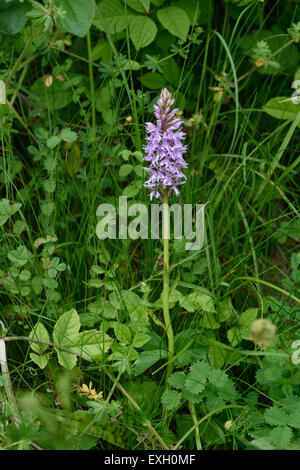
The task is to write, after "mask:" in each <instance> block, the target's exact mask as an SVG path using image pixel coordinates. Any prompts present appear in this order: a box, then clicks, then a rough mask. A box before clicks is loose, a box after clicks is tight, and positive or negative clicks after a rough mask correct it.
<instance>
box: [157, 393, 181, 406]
mask: <svg viewBox="0 0 300 470" xmlns="http://www.w3.org/2000/svg"><path fill="white" fill-rule="evenodd" d="M181 397H182V394H181V393H180V392H176V390H166V391H165V392H164V393H163V395H162V397H161V402H162V405H163V407H164V408H166V410H169V411H170V410H174V409H175V408H177V407H178V406H179V404H180V400H181Z"/></svg>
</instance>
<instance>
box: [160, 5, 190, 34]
mask: <svg viewBox="0 0 300 470" xmlns="http://www.w3.org/2000/svg"><path fill="white" fill-rule="evenodd" d="M157 18H158V20H159V22H160V23H161V24H162V25H163V27H164V28H166V30H168V31H169V33H171V34H173V35H174V36H176V37H178V38H180V39H182V40H183V41H185V40H186V37H187V34H188V32H189V27H190V19H189V17H188V15H187V13H186V12H185V11H184V10H183V9H182V8H179V7H175V6H172V7H165V8H162V9H161V10H158V12H157Z"/></svg>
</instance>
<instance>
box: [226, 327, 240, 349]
mask: <svg viewBox="0 0 300 470" xmlns="http://www.w3.org/2000/svg"><path fill="white" fill-rule="evenodd" d="M241 331H242V328H241V327H239V326H234V327H233V328H230V330H228V331H227V338H228V341H229V343H230V344H231V346H233V347H235V346H237V345H238V344H239V343H240V342H241V341H242V336H241Z"/></svg>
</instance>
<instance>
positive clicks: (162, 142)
mask: <svg viewBox="0 0 300 470" xmlns="http://www.w3.org/2000/svg"><path fill="white" fill-rule="evenodd" d="M174 101H175V100H174V99H172V95H171V93H170V92H169V91H168V90H167V89H166V88H164V89H163V90H162V92H161V95H160V98H159V99H158V101H157V105H154V115H155V117H156V118H157V122H156V125H155V124H153V123H152V122H147V123H146V129H147V137H146V140H147V145H145V146H144V150H145V152H146V156H145V157H144V160H146V161H149V162H150V166H149V167H148V168H145V170H146V171H147V172H148V173H149V179H148V181H147V182H146V183H145V184H144V186H145V187H146V188H148V189H150V191H151V193H150V199H151V200H152V199H153V197H156V198H159V197H161V196H162V193H163V192H165V191H168V195H170V194H171V193H172V191H174V192H175V194H176V195H177V196H178V194H179V190H178V187H177V186H179V185H180V184H184V183H185V180H186V176H185V175H184V174H183V172H182V168H187V163H186V161H185V160H184V159H183V158H182V154H183V153H185V152H186V149H187V147H186V146H184V145H183V144H182V140H183V139H184V136H185V133H184V132H182V130H181V125H182V121H181V120H180V119H177V118H174V116H175V114H176V113H177V111H178V109H177V108H175V109H173V110H171V106H172V105H173V104H174Z"/></svg>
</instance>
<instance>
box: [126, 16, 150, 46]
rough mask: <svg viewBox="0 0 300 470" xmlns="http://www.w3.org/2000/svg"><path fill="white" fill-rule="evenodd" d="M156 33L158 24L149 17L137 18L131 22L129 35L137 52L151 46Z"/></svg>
mask: <svg viewBox="0 0 300 470" xmlns="http://www.w3.org/2000/svg"><path fill="white" fill-rule="evenodd" d="M156 33H157V27H156V24H155V23H154V21H153V20H151V18H149V17H148V16H137V17H135V18H133V19H132V20H131V22H130V28H129V35H130V39H131V40H132V42H133V44H134V47H135V48H136V50H139V49H141V48H143V47H146V46H149V44H151V43H152V42H153V41H154V39H155V36H156Z"/></svg>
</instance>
